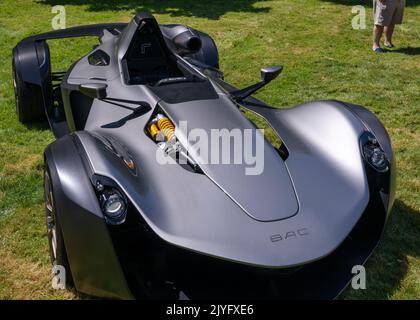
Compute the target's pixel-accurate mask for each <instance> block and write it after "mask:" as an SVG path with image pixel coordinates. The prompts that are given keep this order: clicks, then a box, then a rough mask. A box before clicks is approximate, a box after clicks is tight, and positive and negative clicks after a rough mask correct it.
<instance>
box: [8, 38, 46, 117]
mask: <svg viewBox="0 0 420 320" xmlns="http://www.w3.org/2000/svg"><path fill="white" fill-rule="evenodd" d="M37 50H41V51H43V54H45V56H46V57H47V58H48V60H47V62H46V63H47V65H46V70H47V79H46V80H45V84H46V85H47V86H49V87H48V88H47V90H51V73H50V71H51V66H50V61H49V49H48V45H47V44H46V43H45V44H37V46H34V49H33V53H32V52H31V54H33V55H35V58H36V57H37ZM17 54H18V53H17V50H16V49H15V50H13V59H12V69H13V86H14V91H15V102H16V115H17V117H18V120H19V121H20V122H21V123H23V124H29V123H32V122H44V121H46V120H47V118H46V114H45V108H44V97H43V96H44V95H45V99H46V100H47V102H48V103H50V99H51V97H52V96H51V94H50V92H47V90H45V88H42V87H41V86H39V85H36V84H32V83H26V82H24V81H23V79H22V72H23V70H19V62H18V56H17ZM25 72H32V73H35V72H40V71H39V69H37V70H25ZM43 90H45V92H44V93H43Z"/></svg>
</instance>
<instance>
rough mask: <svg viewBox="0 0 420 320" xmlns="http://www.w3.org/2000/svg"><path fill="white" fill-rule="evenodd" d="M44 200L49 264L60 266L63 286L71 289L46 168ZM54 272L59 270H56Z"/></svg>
mask: <svg viewBox="0 0 420 320" xmlns="http://www.w3.org/2000/svg"><path fill="white" fill-rule="evenodd" d="M44 198H45V214H46V222H47V232H48V244H49V249H50V259H51V264H52V265H53V266H62V267H63V268H64V271H65V286H66V288H69V287H73V278H72V275H71V270H70V265H69V263H68V260H67V253H66V247H65V245H64V240H63V233H62V230H61V225H60V222H59V220H58V219H57V209H56V206H55V200H54V192H53V186H52V181H51V176H50V172H49V170H48V168H46V169H45V172H44ZM56 270H59V269H58V268H57V269H56Z"/></svg>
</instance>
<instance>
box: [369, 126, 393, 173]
mask: <svg viewBox="0 0 420 320" xmlns="http://www.w3.org/2000/svg"><path fill="white" fill-rule="evenodd" d="M363 157H364V158H365V160H366V161H367V162H368V163H369V164H370V165H371V166H372V167H373V168H375V169H376V170H377V171H379V172H385V171H387V170H388V167H389V165H388V164H389V162H388V158H387V156H386V154H385V152H384V151H383V150H382V148H381V146H380V145H379V143H378V141H377V140H376V139H375V137H373V135H372V134H369V136H368V139H367V141H366V143H365V144H364V145H363Z"/></svg>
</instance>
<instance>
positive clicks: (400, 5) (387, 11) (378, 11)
mask: <svg viewBox="0 0 420 320" xmlns="http://www.w3.org/2000/svg"><path fill="white" fill-rule="evenodd" d="M404 8H405V0H373V15H374V24H375V25H374V27H373V46H372V50H373V51H374V52H376V53H383V52H386V51H385V50H383V49H382V48H381V45H380V41H381V37H382V34H383V33H385V41H384V46H385V47H386V48H393V47H394V44H393V43H392V35H393V34H394V28H395V25H396V24H401V23H402V21H403V16H404Z"/></svg>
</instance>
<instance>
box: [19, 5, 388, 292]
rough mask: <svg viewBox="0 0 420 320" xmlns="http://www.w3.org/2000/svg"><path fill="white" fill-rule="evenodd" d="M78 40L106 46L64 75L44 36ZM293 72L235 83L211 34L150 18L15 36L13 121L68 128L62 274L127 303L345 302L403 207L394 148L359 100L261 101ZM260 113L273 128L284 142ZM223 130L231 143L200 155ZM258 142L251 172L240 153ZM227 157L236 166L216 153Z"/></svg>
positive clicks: (51, 224)
mask: <svg viewBox="0 0 420 320" xmlns="http://www.w3.org/2000/svg"><path fill="white" fill-rule="evenodd" d="M82 36H95V37H99V39H100V44H99V45H95V46H94V48H93V50H92V51H91V52H89V53H88V54H87V55H86V56H84V57H82V58H80V59H79V60H78V61H76V62H75V63H74V64H73V65H72V66H71V67H70V69H69V70H68V71H66V72H54V71H52V70H51V63H50V53H49V49H48V44H47V41H48V40H50V39H59V38H70V37H82ZM281 71H282V67H280V66H272V67H267V68H263V69H261V81H260V82H258V83H256V84H253V85H250V86H249V87H246V88H243V89H238V88H235V87H234V86H232V85H230V84H228V83H226V82H225V81H224V80H223V79H224V78H223V74H222V72H221V71H220V70H219V57H218V51H217V47H216V45H215V42H214V41H213V40H212V38H211V37H210V36H209V35H208V34H206V33H203V32H201V31H198V30H195V29H193V28H190V27H187V26H184V25H159V24H158V23H157V22H156V20H155V18H154V17H153V16H151V15H149V14H147V13H139V14H137V15H136V16H135V17H134V18H133V19H132V20H131V22H129V23H128V24H126V23H115V24H100V25H88V26H81V27H74V28H69V29H64V30H58V31H52V32H49V33H44V34H40V35H34V36H31V37H28V38H26V39H23V40H22V41H21V42H19V43H18V44H17V45H16V47H15V48H14V50H13V72H14V83H15V96H16V112H17V116H18V118H19V120H20V121H21V122H23V123H30V122H35V121H45V122H48V124H49V126H50V128H51V130H52V132H53V133H54V135H55V137H56V140H55V141H54V142H53V143H51V144H50V145H49V146H48V147H47V148H46V150H45V154H44V158H45V208H46V220H47V230H48V240H49V246H50V253H51V261H52V263H53V265H55V266H61V267H62V269H61V274H62V275H64V274H65V283H66V284H67V285H74V287H75V289H76V290H77V291H78V292H82V293H85V294H89V295H93V296H97V297H105V298H121V299H132V298H138V299H144V298H152V299H153V298H162V299H187V298H188V299H205V298H269V299H279V298H286V299H306V298H311V299H331V298H335V297H336V296H337V295H338V294H339V293H340V292H341V291H342V290H343V289H344V288H345V287H346V286H347V284H348V283H349V281H350V280H351V279H352V277H353V275H354V274H353V273H352V270H353V267H354V266H357V265H363V264H364V263H365V261H366V260H367V259H368V257H369V255H370V254H371V253H372V251H373V250H374V248H375V246H376V245H377V243H378V241H379V239H380V237H381V234H382V231H383V229H384V225H385V223H386V221H387V218H388V215H389V212H390V210H391V207H392V204H393V201H394V190H395V178H394V177H395V164H394V156H393V150H392V146H391V141H390V139H389V136H388V134H387V132H386V130H385V128H384V127H383V125H382V124H381V123H380V121H379V120H378V119H377V118H376V117H375V116H374V115H373V114H372V113H371V112H369V111H368V110H367V109H365V108H364V107H361V106H358V105H354V104H351V103H346V102H341V101H335V100H328V101H314V102H309V103H304V104H301V105H298V106H295V107H292V108H289V109H278V108H274V107H270V106H269V105H267V104H265V103H264V102H262V101H260V100H258V99H256V98H254V97H252V94H253V93H254V92H256V91H257V90H258V89H260V88H262V87H264V86H265V85H266V84H268V83H269V82H270V81H272V80H274V79H275V78H276V77H277V76H278V75H279V74H280V73H281ZM250 113H252V114H253V117H248V116H247V115H248V114H250ZM248 118H251V119H258V118H261V119H262V120H261V121H263V122H265V123H268V126H269V127H270V128H271V129H272V130H273V132H274V133H275V135H276V136H277V138H279V140H280V143H279V145H275V144H273V143H271V142H270V141H269V140H268V139H266V138H264V135H263V134H262V133H261V131H259V130H257V126H256V124H254V122H252V121H251V120H249V119H248ZM214 132H224V133H227V139H225V140H223V139H224V138H225V136H226V134H225V136H223V135H221V136H219V138H221V139H219V140H216V142H217V141H219V142H220V141H221V140H223V141H222V142H220V143H219V144H218V145H217V144H216V145H217V146H216V147H214V144H213V143H215V142H214V141H213V140H212V141H211V143H210V142H209V144H211V145H212V147H211V148H210V147H209V148H208V149H209V150H206V152H204V151H203V150H199V149H203V148H202V147H203V145H204V144H203V143H202V142H203V141H201V140H203V139H202V138H203V137H204V136H206V135H207V137H213V134H214ZM238 132H239V136H241V137H243V144H242V145H241V146H242V147H243V148H239V149H235V148H236V147H237V144H236V143H233V142H232V140H235V138H236V133H238ZM247 132H248V133H247ZM242 133H244V134H242ZM191 136H194V137H196V139H195V140H194V139H191ZM197 136H200V139H197ZM246 138H247V139H246ZM199 140H200V141H199ZM229 142H232V143H229ZM197 145H200V146H201V148H197ZM238 150H239V151H238ZM246 150H248V151H250V150H251V152H249V153H250V155H252V156H253V158H252V157H251V159H254V160H255V161H254V166H250V163H251V162H249V161H236V160H238V159H239V158H241V157H238V159H237V158H236V156H237V155H238V154H239V156H241V155H245V151H246ZM219 151H220V153H223V152H224V155H226V154H227V160H232V159H233V161H230V162H229V161H224V160H226V159H224V160H223V161H210V160H214V159H216V158H218V155H219ZM209 159H210V160H209ZM216 160H217V159H216ZM239 160H240V159H239ZM257 162H259V163H257ZM64 271H65V272H64ZM62 281H64V280H62Z"/></svg>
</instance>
